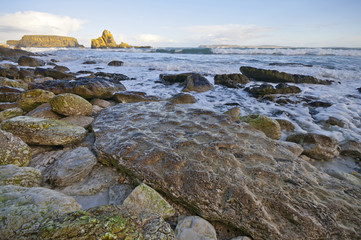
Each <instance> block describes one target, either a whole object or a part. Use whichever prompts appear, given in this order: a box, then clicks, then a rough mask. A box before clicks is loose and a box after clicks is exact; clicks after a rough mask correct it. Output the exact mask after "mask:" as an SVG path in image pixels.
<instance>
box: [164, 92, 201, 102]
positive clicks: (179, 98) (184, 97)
mask: <svg viewBox="0 0 361 240" xmlns="http://www.w3.org/2000/svg"><path fill="white" fill-rule="evenodd" d="M168 101H170V102H171V103H174V104H192V103H196V102H197V99H196V98H195V97H193V96H192V95H191V94H187V93H178V94H176V95H174V96H173V97H171V98H169V99H168Z"/></svg>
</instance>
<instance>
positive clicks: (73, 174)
mask: <svg viewBox="0 0 361 240" xmlns="http://www.w3.org/2000/svg"><path fill="white" fill-rule="evenodd" d="M96 163H97V159H96V157H95V156H94V154H93V153H92V152H91V151H90V150H89V149H88V148H86V147H78V148H75V149H73V150H69V151H65V152H64V153H63V154H62V155H60V156H59V157H58V158H56V160H55V162H54V164H53V165H52V166H51V167H50V169H49V170H48V171H49V172H48V179H49V182H50V183H51V184H52V185H54V186H69V185H71V184H72V183H74V182H78V181H79V180H81V179H83V178H84V177H86V176H87V175H88V174H89V173H90V172H91V170H92V168H93V167H94V166H95V164H96Z"/></svg>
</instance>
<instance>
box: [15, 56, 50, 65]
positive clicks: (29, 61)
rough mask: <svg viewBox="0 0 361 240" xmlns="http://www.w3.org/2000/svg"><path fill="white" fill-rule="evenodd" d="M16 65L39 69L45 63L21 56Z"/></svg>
mask: <svg viewBox="0 0 361 240" xmlns="http://www.w3.org/2000/svg"><path fill="white" fill-rule="evenodd" d="M18 64H19V66H29V67H39V66H44V65H45V62H44V61H43V60H41V59H38V58H34V57H29V56H21V57H20V58H19V60H18Z"/></svg>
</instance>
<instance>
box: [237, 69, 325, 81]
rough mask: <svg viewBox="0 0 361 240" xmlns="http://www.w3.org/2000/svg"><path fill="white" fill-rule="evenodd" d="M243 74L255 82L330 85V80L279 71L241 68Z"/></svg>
mask: <svg viewBox="0 0 361 240" xmlns="http://www.w3.org/2000/svg"><path fill="white" fill-rule="evenodd" d="M240 70H241V73H242V74H243V75H246V76H247V77H248V78H251V79H253V80H255V81H261V82H272V83H310V84H323V85H330V84H332V81H330V80H320V79H317V78H315V77H312V76H306V75H299V74H289V73H285V72H279V71H277V70H266V69H259V68H253V67H241V68H240Z"/></svg>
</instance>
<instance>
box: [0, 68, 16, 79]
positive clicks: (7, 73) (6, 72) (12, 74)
mask: <svg viewBox="0 0 361 240" xmlns="http://www.w3.org/2000/svg"><path fill="white" fill-rule="evenodd" d="M0 76H2V77H6V78H10V79H19V78H20V72H19V69H17V67H10V68H3V67H0Z"/></svg>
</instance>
